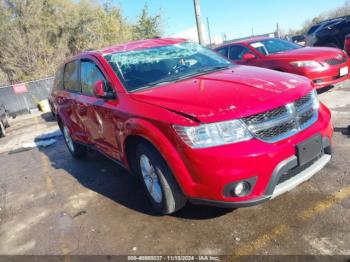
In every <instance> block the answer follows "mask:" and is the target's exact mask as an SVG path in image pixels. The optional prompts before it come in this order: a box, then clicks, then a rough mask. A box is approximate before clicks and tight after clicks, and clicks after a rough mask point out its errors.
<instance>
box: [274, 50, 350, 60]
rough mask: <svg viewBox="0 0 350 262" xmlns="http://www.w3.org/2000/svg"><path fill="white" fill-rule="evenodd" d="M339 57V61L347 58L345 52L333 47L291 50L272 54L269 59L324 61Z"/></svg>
mask: <svg viewBox="0 0 350 262" xmlns="http://www.w3.org/2000/svg"><path fill="white" fill-rule="evenodd" d="M338 55H341V57H339V60H342V58H343V57H344V56H345V54H344V52H343V51H342V50H340V49H338V48H332V47H302V48H298V49H294V50H289V51H286V52H282V53H276V54H271V55H269V56H268V57H269V58H271V59H286V60H289V61H291V60H295V61H296V60H298V61H305V60H316V61H323V60H325V59H329V58H337V56H338Z"/></svg>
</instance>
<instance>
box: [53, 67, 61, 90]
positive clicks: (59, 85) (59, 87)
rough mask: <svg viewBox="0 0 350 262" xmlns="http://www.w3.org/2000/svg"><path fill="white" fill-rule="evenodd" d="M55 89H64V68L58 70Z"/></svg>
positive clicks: (54, 82)
mask: <svg viewBox="0 0 350 262" xmlns="http://www.w3.org/2000/svg"><path fill="white" fill-rule="evenodd" d="M53 88H54V89H63V67H60V68H58V69H57V72H56V74H55V79H54V80H53Z"/></svg>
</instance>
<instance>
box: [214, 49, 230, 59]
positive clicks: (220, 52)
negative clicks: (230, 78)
mask: <svg viewBox="0 0 350 262" xmlns="http://www.w3.org/2000/svg"><path fill="white" fill-rule="evenodd" d="M227 51H228V48H227V47H224V48H221V49H218V50H217V51H216V52H218V54H220V55H222V56H224V57H228V52H227Z"/></svg>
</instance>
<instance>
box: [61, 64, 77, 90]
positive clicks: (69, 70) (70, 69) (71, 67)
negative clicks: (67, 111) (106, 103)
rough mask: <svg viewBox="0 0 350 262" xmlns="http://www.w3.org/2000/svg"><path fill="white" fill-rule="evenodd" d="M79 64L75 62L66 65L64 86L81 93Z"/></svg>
mask: <svg viewBox="0 0 350 262" xmlns="http://www.w3.org/2000/svg"><path fill="white" fill-rule="evenodd" d="M78 69H79V62H78V61H73V62H70V63H68V64H66V66H65V68H64V76H63V84H64V88H65V89H67V90H70V91H74V92H80V91H81V90H80V83H79V71H78Z"/></svg>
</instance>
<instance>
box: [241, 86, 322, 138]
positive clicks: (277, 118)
mask: <svg viewBox="0 0 350 262" xmlns="http://www.w3.org/2000/svg"><path fill="white" fill-rule="evenodd" d="M316 96H317V94H316V92H310V93H309V94H307V95H305V96H303V97H302V98H300V99H298V100H296V101H294V102H293V103H290V104H287V105H285V106H282V107H278V108H276V109H273V110H270V111H266V112H263V113H260V114H256V115H253V116H249V117H245V118H243V121H244V123H245V124H246V125H247V126H248V129H249V131H250V132H251V133H252V134H253V135H254V136H255V137H256V138H258V139H260V140H263V141H265V142H270V143H273V142H277V141H280V140H282V139H284V138H287V137H290V136H292V135H294V134H296V133H298V132H300V131H301V130H304V129H305V128H307V127H309V126H310V125H312V124H313V123H315V122H316V120H317V116H318V107H317V106H315V103H314V102H315V101H317V97H316Z"/></svg>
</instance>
